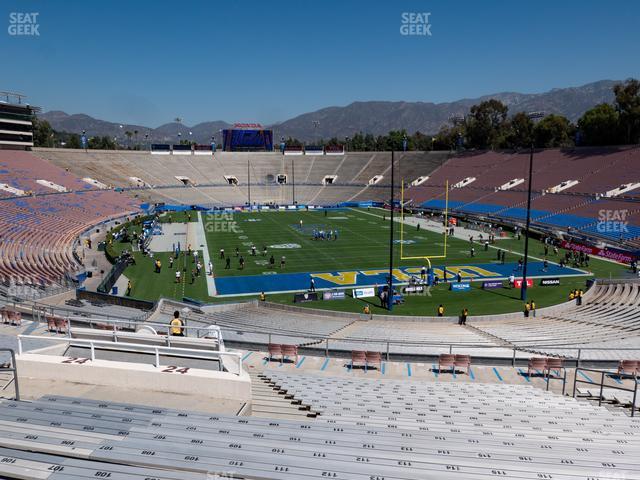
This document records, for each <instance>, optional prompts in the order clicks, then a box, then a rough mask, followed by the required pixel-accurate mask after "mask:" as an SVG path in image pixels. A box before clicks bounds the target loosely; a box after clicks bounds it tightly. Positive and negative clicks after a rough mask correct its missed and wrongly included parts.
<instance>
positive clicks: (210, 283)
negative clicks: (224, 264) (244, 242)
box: [196, 212, 217, 297]
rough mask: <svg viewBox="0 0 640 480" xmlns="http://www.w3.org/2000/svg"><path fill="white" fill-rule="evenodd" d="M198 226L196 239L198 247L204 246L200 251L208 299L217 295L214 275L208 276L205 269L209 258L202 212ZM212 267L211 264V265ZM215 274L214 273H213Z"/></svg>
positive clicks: (199, 215)
mask: <svg viewBox="0 0 640 480" xmlns="http://www.w3.org/2000/svg"><path fill="white" fill-rule="evenodd" d="M197 223H198V225H197V226H196V239H197V240H198V246H199V245H204V247H203V250H202V260H203V263H204V265H203V267H202V268H203V270H204V274H205V275H204V277H205V278H206V279H207V293H208V294H209V296H210V297H214V296H215V295H216V293H217V290H216V280H215V276H214V275H208V272H207V268H208V265H209V262H210V261H211V257H210V256H209V245H207V235H206V233H205V231H204V222H203V221H202V212H198V222H197ZM212 265H213V263H212ZM214 273H215V272H214Z"/></svg>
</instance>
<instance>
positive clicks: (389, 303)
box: [387, 150, 395, 311]
mask: <svg viewBox="0 0 640 480" xmlns="http://www.w3.org/2000/svg"><path fill="white" fill-rule="evenodd" d="M394 163H395V162H394V151H393V150H391V201H390V203H391V216H390V217H389V218H390V220H391V223H390V227H389V232H390V233H389V294H388V296H387V308H388V310H389V311H391V310H393V199H394V197H395V191H394V190H395V168H394Z"/></svg>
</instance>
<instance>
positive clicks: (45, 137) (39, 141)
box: [33, 118, 56, 147]
mask: <svg viewBox="0 0 640 480" xmlns="http://www.w3.org/2000/svg"><path fill="white" fill-rule="evenodd" d="M55 141H56V135H55V132H54V131H53V128H51V125H50V124H49V122H47V121H46V120H39V119H38V118H34V119H33V144H34V146H36V147H54V146H55Z"/></svg>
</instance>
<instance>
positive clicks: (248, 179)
mask: <svg viewBox="0 0 640 480" xmlns="http://www.w3.org/2000/svg"><path fill="white" fill-rule="evenodd" d="M249 162H250V160H249V159H248V158H247V196H248V197H249V210H251V174H250V170H249V168H250V165H249Z"/></svg>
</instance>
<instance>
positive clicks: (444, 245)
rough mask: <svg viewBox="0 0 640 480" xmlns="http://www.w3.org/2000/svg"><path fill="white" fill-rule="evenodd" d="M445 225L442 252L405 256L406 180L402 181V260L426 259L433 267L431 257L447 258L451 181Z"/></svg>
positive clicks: (447, 188)
mask: <svg viewBox="0 0 640 480" xmlns="http://www.w3.org/2000/svg"><path fill="white" fill-rule="evenodd" d="M444 198H445V202H444V226H443V232H442V233H443V236H444V243H443V247H442V252H441V254H436V255H408V256H405V249H404V243H405V235H404V230H405V229H404V226H405V218H404V217H405V215H404V180H403V181H402V186H401V189H400V260H426V261H427V263H428V264H429V267H431V259H438V258H447V238H448V237H449V229H448V228H447V227H448V222H449V181H448V180H447V181H446V182H445V191H444Z"/></svg>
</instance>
